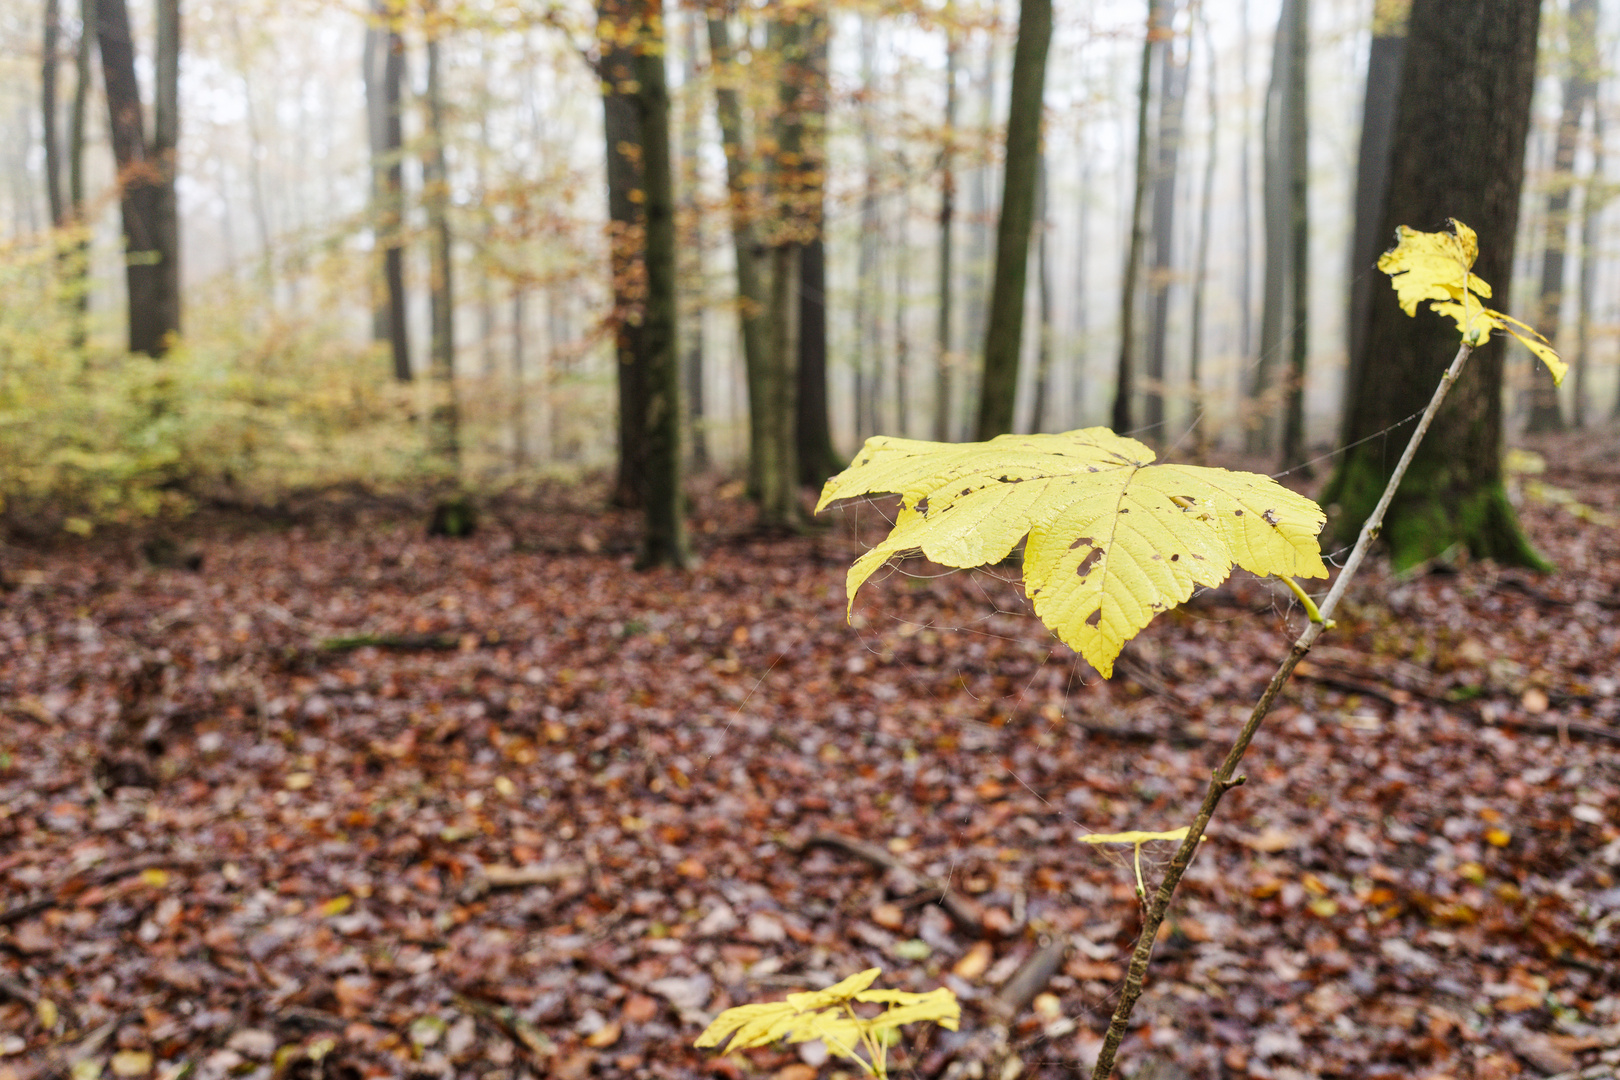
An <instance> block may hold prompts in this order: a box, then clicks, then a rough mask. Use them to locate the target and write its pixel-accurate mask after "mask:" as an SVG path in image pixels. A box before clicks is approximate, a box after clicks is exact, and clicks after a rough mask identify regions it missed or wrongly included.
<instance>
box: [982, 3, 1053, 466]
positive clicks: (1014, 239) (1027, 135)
mask: <svg viewBox="0 0 1620 1080" xmlns="http://www.w3.org/2000/svg"><path fill="white" fill-rule="evenodd" d="M1051 41H1052V0H1022V2H1021V3H1020V4H1019V9H1018V45H1017V47H1016V48H1015V49H1014V51H1013V70H1012V90H1011V98H1010V100H1009V101H1008V104H1007V156H1006V167H1005V169H1004V170H1003V172H1002V183H1001V220H1000V224H999V226H998V227H997V230H996V271H995V280H994V284H993V285H992V287H991V292H990V324H989V326H988V327H987V328H986V330H985V342H984V376H983V378H982V380H981V382H980V385H979V425H978V435H977V438H978V439H980V440H981V441H982V440H985V439H990V438H994V437H995V436H997V435H1001V434H1004V433H1006V432H1009V431H1011V430H1012V427H1013V407H1014V405H1015V404H1016V401H1017V394H1018V358H1019V355H1020V353H1021V352H1022V345H1023V337H1024V300H1025V295H1026V284H1027V282H1028V280H1029V234H1030V229H1031V228H1032V226H1033V224H1034V219H1035V172H1036V161H1037V159H1038V157H1039V155H1040V145H1041V119H1042V113H1043V111H1044V109H1043V102H1044V99H1045V90H1046V53H1047V47H1048V46H1049V45H1050V44H1051Z"/></svg>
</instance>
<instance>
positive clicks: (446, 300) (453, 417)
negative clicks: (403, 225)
mask: <svg viewBox="0 0 1620 1080" xmlns="http://www.w3.org/2000/svg"><path fill="white" fill-rule="evenodd" d="M436 14H437V3H436V0H429V2H428V15H429V17H430V19H431V18H432V17H433V16H435V15H436ZM440 32H441V31H440V29H439V28H438V27H436V26H430V27H429V29H428V39H427V126H428V130H427V152H426V154H425V156H424V158H423V161H422V188H423V191H422V195H423V200H422V201H423V202H424V203H425V204H426V207H427V220H428V234H429V243H430V245H431V251H432V264H433V279H432V282H431V284H430V286H429V290H428V301H429V303H428V311H429V316H430V318H429V323H430V327H431V331H432V371H433V382H434V390H433V410H432V414H431V416H430V418H429V437H428V445H429V449H430V450H431V451H432V453H433V454H434V455H436V456H437V457H439V458H440V459H441V460H442V461H443V462H444V463H445V464H446V465H447V466H449V467H450V468H451V469H452V470H455V469H459V467H460V464H461V415H460V407H459V406H460V403H459V401H458V400H457V395H456V301H455V266H454V239H453V237H452V236H451V233H450V174H449V170H448V169H447V168H446V166H445V154H444V144H445V130H444V88H443V86H442V81H443V80H442V76H441V73H440V71H439V67H440V56H439V53H440V47H439V34H440Z"/></svg>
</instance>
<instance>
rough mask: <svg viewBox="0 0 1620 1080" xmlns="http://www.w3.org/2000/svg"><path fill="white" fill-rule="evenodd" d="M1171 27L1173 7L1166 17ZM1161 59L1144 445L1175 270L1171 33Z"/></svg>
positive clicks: (1160, 47)
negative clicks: (1171, 282)
mask: <svg viewBox="0 0 1620 1080" xmlns="http://www.w3.org/2000/svg"><path fill="white" fill-rule="evenodd" d="M1165 14H1166V16H1167V18H1166V21H1167V22H1168V23H1172V24H1173V23H1174V22H1175V5H1174V4H1171V5H1170V10H1169V11H1167V12H1166V13H1165ZM1155 47H1156V49H1157V51H1158V54H1159V117H1158V124H1157V127H1158V131H1157V133H1156V135H1155V136H1154V139H1153V145H1154V150H1155V154H1154V157H1155V158H1157V163H1156V165H1155V167H1154V170H1153V232H1152V236H1151V241H1150V242H1151V244H1152V252H1151V254H1150V256H1149V258H1150V260H1151V264H1152V268H1151V270H1150V271H1149V273H1148V340H1147V356H1146V360H1147V363H1146V365H1145V366H1146V371H1145V372H1144V374H1145V375H1146V376H1147V378H1146V380H1145V381H1146V385H1145V386H1144V387H1143V388H1142V389H1143V395H1142V404H1143V409H1142V424H1143V427H1144V428H1145V429H1146V431H1147V437H1148V441H1149V442H1152V443H1155V444H1162V442H1163V441H1164V392H1165V377H1166V369H1165V349H1166V339H1167V337H1168V334H1169V329H1170V281H1171V276H1172V274H1173V273H1174V270H1175V237H1176V174H1177V164H1178V162H1179V160H1180V157H1181V127H1182V117H1183V116H1184V115H1185V113H1186V107H1187V63H1186V61H1184V60H1177V59H1176V48H1175V38H1174V31H1173V30H1172V31H1169V32H1168V33H1167V34H1166V36H1165V37H1164V40H1162V41H1159V42H1157V43H1156V46H1155Z"/></svg>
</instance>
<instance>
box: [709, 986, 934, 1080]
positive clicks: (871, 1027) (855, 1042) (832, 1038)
mask: <svg viewBox="0 0 1620 1080" xmlns="http://www.w3.org/2000/svg"><path fill="white" fill-rule="evenodd" d="M882 973H883V969H882V968H867V969H866V970H865V971H862V972H860V973H858V974H855V975H851V976H850V977H849V978H847V979H845V980H843V981H842V982H840V983H836V984H834V985H832V986H829V987H827V988H826V989H825V990H813V991H807V992H805V993H800V994H789V995H788V996H787V999H786V1000H785V1001H767V1002H761V1003H758V1004H754V1005H738V1006H737V1007H736V1008H732V1009H727V1010H726V1011H725V1012H723V1013H721V1014H720V1015H719V1016H718V1017H716V1018H715V1021H714V1023H712V1024H710V1025H709V1026H708V1028H707V1029H706V1030H705V1031H704V1032H703V1034H702V1035H700V1036H698V1040H697V1043H696V1045H697V1046H698V1047H700V1048H705V1047H711V1046H719V1045H720V1044H721V1043H722V1042H725V1039H726V1036H728V1035H730V1036H731V1042H730V1043H729V1044H727V1046H726V1049H727V1050H728V1051H731V1050H747V1049H749V1048H750V1047H755V1046H768V1045H770V1044H771V1043H773V1042H776V1041H778V1040H785V1041H787V1042H809V1041H810V1040H812V1039H820V1040H822V1041H823V1042H824V1043H826V1044H827V1048H828V1049H829V1050H832V1051H833V1052H834V1053H837V1054H841V1055H843V1056H844V1057H847V1058H849V1059H850V1060H852V1061H854V1062H856V1063H857V1064H858V1065H860V1066H861V1067H862V1068H863V1069H865V1070H866V1071H867V1072H868V1073H870V1074H872V1075H875V1076H882V1075H884V1074H885V1070H884V1068H883V1061H884V1050H885V1048H886V1047H887V1046H888V1045H889V1043H890V1042H891V1041H892V1036H893V1033H894V1031H895V1030H896V1029H897V1028H899V1027H901V1026H902V1025H905V1024H913V1023H917V1022H919V1021H932V1022H933V1023H936V1024H938V1025H939V1026H940V1027H942V1028H946V1029H948V1030H950V1031H955V1030H956V1025H957V1023H958V1022H959V1021H960V1019H961V1016H962V1007H961V1005H960V1004H959V1003H958V1002H957V1000H956V995H955V994H953V993H951V991H949V990H947V989H946V988H944V987H940V988H939V989H938V990H932V991H930V992H928V993H926V994H913V993H910V992H908V991H905V990H872V989H870V987H871V985H872V983H873V982H874V981H876V979H877V977H878V976H879V975H881V974H882ZM862 1002H865V1003H876V1004H882V1005H885V1006H887V1007H886V1008H885V1009H884V1010H883V1011H882V1012H880V1013H878V1014H877V1015H876V1016H869V1017H863V1016H860V1015H858V1014H857V1013H856V1012H855V1010H854V1008H853V1007H852V1005H853V1004H854V1003H862ZM733 1032H735V1034H733ZM857 1049H865V1050H866V1051H867V1055H868V1057H870V1058H871V1064H868V1063H867V1061H865V1060H863V1059H862V1058H861V1057H860V1056H859V1055H858V1054H857V1053H856V1051H857Z"/></svg>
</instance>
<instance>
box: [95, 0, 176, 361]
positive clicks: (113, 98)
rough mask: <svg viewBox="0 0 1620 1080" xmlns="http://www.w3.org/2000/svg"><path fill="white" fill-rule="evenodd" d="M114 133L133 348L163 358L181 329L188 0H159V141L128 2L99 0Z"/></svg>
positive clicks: (105, 79) (104, 74)
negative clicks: (178, 155) (180, 178)
mask: <svg viewBox="0 0 1620 1080" xmlns="http://www.w3.org/2000/svg"><path fill="white" fill-rule="evenodd" d="M95 5H96V6H95V14H96V40H97V41H98V42H99V43H100V46H101V74H102V81H103V84H104V85H105V88H106V97H107V117H108V130H109V131H110V132H111V135H112V148H113V157H114V159H115V161H116V162H117V165H118V187H119V202H120V207H121V211H122V216H123V224H124V247H125V252H124V261H125V272H124V273H125V279H126V281H127V283H128V291H129V351H130V352H139V353H145V354H147V355H148V356H154V357H156V356H162V355H163V354H164V353H165V352H166V351H167V350H168V348H169V341H170V338H171V337H172V336H173V335H175V334H178V333H179V332H180V220H179V215H178V212H177V207H176V204H175V192H174V178H175V151H176V149H177V147H178V146H179V142H180V116H179V111H180V0H157V47H156V49H155V50H154V54H153V55H154V63H153V68H154V71H155V74H156V77H155V79H154V86H155V93H154V98H155V101H154V107H153V110H152V139H151V141H150V142H148V141H147V138H146V124H145V120H144V113H143V110H142V106H141V88H140V83H139V82H138V81H137V80H136V77H135V41H134V37H133V35H132V34H131V32H130V22H129V10H128V8H127V7H126V6H125V4H124V0H95Z"/></svg>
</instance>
